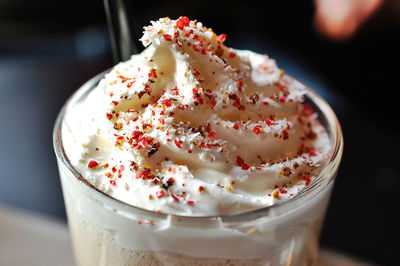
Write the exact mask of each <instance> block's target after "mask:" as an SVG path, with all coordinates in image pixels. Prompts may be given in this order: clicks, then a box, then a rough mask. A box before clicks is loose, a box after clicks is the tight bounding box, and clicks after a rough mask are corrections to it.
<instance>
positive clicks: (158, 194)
mask: <svg viewBox="0 0 400 266" xmlns="http://www.w3.org/2000/svg"><path fill="white" fill-rule="evenodd" d="M164 194H165V192H164V190H160V191H157V192H156V197H157V198H161V197H163V196H164Z"/></svg>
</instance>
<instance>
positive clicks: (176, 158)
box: [62, 17, 331, 216]
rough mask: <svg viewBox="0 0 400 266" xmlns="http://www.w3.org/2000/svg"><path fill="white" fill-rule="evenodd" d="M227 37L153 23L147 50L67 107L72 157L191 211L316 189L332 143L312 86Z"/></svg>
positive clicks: (149, 204) (141, 200)
mask: <svg viewBox="0 0 400 266" xmlns="http://www.w3.org/2000/svg"><path fill="white" fill-rule="evenodd" d="M225 38H226V36H225V35H224V34H221V35H217V34H215V33H214V32H213V31H212V30H211V29H209V28H205V27H204V26H203V25H202V24H201V23H200V22H197V21H190V20H189V19H188V18H186V17H180V18H179V19H178V20H171V19H169V18H162V19H160V20H158V21H153V22H152V23H151V26H148V27H145V31H144V35H143V37H142V39H141V41H142V43H143V45H144V46H146V47H147V48H146V49H145V50H144V51H143V52H142V53H140V54H137V55H133V56H132V58H131V59H130V60H128V61H126V62H122V63H120V64H118V65H116V66H115V67H114V68H113V69H112V70H111V72H109V73H108V74H107V75H106V76H105V78H104V79H103V80H102V81H101V82H100V83H99V85H98V87H97V88H96V89H95V90H93V91H92V92H91V93H90V94H89V95H88V96H87V97H86V98H85V100H84V101H83V102H82V103H80V104H79V105H78V106H77V107H75V108H74V109H72V110H70V111H69V112H68V113H67V114H66V117H65V121H64V124H63V129H62V130H63V132H62V136H63V143H64V147H65V150H66V153H67V156H68V158H69V159H70V161H71V164H72V165H73V166H74V167H75V168H76V169H77V170H78V171H79V172H80V173H81V174H82V176H83V177H84V178H85V179H87V181H89V182H90V183H91V184H92V185H94V186H96V187H97V188H98V189H100V190H101V191H103V192H104V193H106V194H108V195H110V196H112V197H114V198H116V199H119V200H121V201H124V202H126V203H128V204H131V205H133V206H137V207H140V208H144V209H148V210H152V211H157V212H162V213H171V214H179V215H190V216H204V215H222V214H232V213H239V212H244V211H248V210H253V209H257V208H261V207H265V206H269V205H272V204H275V203H276V202H278V201H281V200H284V199H287V198H290V197H293V196H294V195H296V194H297V193H298V192H299V191H301V190H302V189H304V188H305V187H306V186H308V185H309V184H310V183H311V182H312V181H313V179H315V177H316V176H318V174H319V173H320V171H321V169H322V168H323V166H324V165H326V163H327V161H328V159H329V157H330V153H331V144H330V139H329V136H328V134H327V132H326V130H325V129H324V128H323V127H322V126H321V125H320V123H319V122H318V121H317V115H316V114H315V113H314V112H313V110H312V108H311V107H310V106H309V105H307V104H305V103H304V94H305V93H306V89H305V87H304V86H303V85H302V84H300V83H299V82H297V81H295V80H293V79H291V78H290V77H288V76H286V75H285V74H284V72H283V71H282V70H280V69H279V68H278V67H277V65H276V63H275V61H274V60H272V59H270V58H269V57H268V56H265V55H260V54H256V53H254V52H251V51H246V50H236V49H232V48H228V47H226V46H225V45H224V44H223V43H224V40H225Z"/></svg>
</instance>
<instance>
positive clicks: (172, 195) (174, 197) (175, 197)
mask: <svg viewBox="0 0 400 266" xmlns="http://www.w3.org/2000/svg"><path fill="white" fill-rule="evenodd" d="M171 197H172V198H173V199H174V200H175V201H177V202H179V199H178V197H177V196H175V195H174V193H171Z"/></svg>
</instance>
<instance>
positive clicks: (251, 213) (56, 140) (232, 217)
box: [53, 68, 343, 222]
mask: <svg viewBox="0 0 400 266" xmlns="http://www.w3.org/2000/svg"><path fill="white" fill-rule="evenodd" d="M111 69H112V68H111ZM111 69H108V70H106V71H103V72H101V73H99V74H97V75H96V76H94V77H92V78H91V79H89V80H88V81H86V82H85V83H84V84H83V85H82V86H81V87H79V88H78V89H77V90H76V91H75V92H74V93H73V94H72V95H71V96H70V97H69V98H68V99H67V101H66V102H65V103H64V105H63V106H62V108H61V110H60V112H59V114H58V115H57V119H56V122H55V125H54V129H53V147H54V150H55V153H56V156H57V159H60V161H61V162H62V163H63V164H64V165H65V166H66V167H67V169H68V171H69V172H70V173H72V174H73V175H74V176H75V178H76V180H77V181H79V183H80V184H82V185H83V186H87V188H89V189H90V190H92V191H93V192H94V193H96V194H97V195H98V196H101V197H106V198H108V199H109V200H112V201H114V202H115V203H116V204H117V205H119V206H121V207H124V208H129V209H132V210H134V211H139V212H142V213H146V214H148V215H152V216H156V217H159V218H165V217H168V216H172V217H176V218H177V219H196V220H210V219H213V220H214V219H222V220H224V221H231V222H235V221H242V220H243V219H246V220H247V219H249V218H252V217H253V218H257V217H260V216H261V214H264V213H267V212H269V211H272V210H274V209H277V208H280V207H282V206H285V205H287V204H289V203H291V202H293V201H296V200H297V199H299V198H302V197H303V196H305V195H307V194H308V193H310V192H313V191H314V190H316V189H318V187H319V185H321V184H322V183H323V182H326V184H325V185H324V186H323V187H322V189H323V188H325V187H326V186H327V185H328V184H330V183H331V182H332V181H333V180H334V178H335V173H336V171H337V169H338V167H339V164H340V161H341V157H342V154H343V135H342V130H341V126H340V123H339V121H338V119H337V117H336V115H335V113H334V111H333V110H332V108H331V107H330V106H329V104H328V103H327V102H326V101H325V100H324V99H323V98H322V97H321V96H320V95H319V94H318V93H316V92H315V91H314V90H313V89H311V88H310V87H308V86H306V85H305V84H304V83H302V82H300V81H298V80H297V79H294V78H293V77H291V76H290V75H287V74H285V76H286V77H288V78H290V79H291V80H294V81H297V82H299V83H301V84H302V85H303V86H304V87H305V88H306V90H307V93H306V95H307V96H309V98H310V99H311V100H312V101H313V103H314V104H315V105H316V106H317V107H318V108H319V109H320V112H321V113H322V114H323V115H324V116H325V117H326V120H327V125H328V126H327V128H328V129H329V131H328V134H329V135H330V138H331V140H330V141H331V142H333V143H332V144H333V145H332V147H333V149H332V151H331V155H330V158H329V160H328V163H327V165H325V166H324V168H323V169H322V171H321V172H320V173H319V175H318V176H317V177H316V178H315V179H314V180H313V181H311V183H310V184H309V185H308V186H306V187H305V188H303V189H302V190H300V191H299V192H298V193H297V194H295V195H294V196H292V197H290V198H287V199H284V200H281V201H279V202H277V203H275V204H273V205H269V206H265V207H262V208H258V209H252V210H247V211H243V212H237V213H232V214H223V215H203V216H202V215H196V216H190V215H179V214H173V213H160V212H156V211H152V210H148V209H145V208H141V207H138V206H134V205H131V204H129V203H126V202H124V201H121V200H119V199H117V198H114V197H112V196H110V195H108V194H106V193H105V192H103V191H101V190H99V189H98V188H97V187H95V186H94V185H92V184H91V183H90V182H89V181H87V180H86V179H85V178H84V177H83V176H82V175H81V174H80V173H79V172H78V171H77V170H76V169H75V167H74V166H73V165H72V164H71V162H70V160H69V158H68V156H67V154H66V152H65V150H64V146H63V143H62V124H63V123H62V122H63V119H64V116H65V112H66V110H67V108H68V106H69V105H70V104H72V103H73V100H78V99H80V98H81V97H82V96H83V95H85V93H86V92H87V91H89V90H90V89H93V88H94V87H95V86H96V85H97V84H98V83H99V82H100V80H101V79H102V78H103V77H104V75H105V74H107V73H108V72H109V71H111ZM325 176H328V177H327V178H323V177H325ZM322 189H321V190H322Z"/></svg>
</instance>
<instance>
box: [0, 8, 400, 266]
mask: <svg viewBox="0 0 400 266" xmlns="http://www.w3.org/2000/svg"><path fill="white" fill-rule="evenodd" d="M314 12H315V6H314V3H313V1H264V3H263V4H262V5H260V4H259V3H257V2H251V1H243V2H241V3H240V5H239V4H234V3H231V4H227V3H225V2H223V1H202V2H201V3H197V2H196V4H195V2H193V3H189V2H183V1H170V2H168V3H165V2H161V1H151V2H149V1H141V2H140V3H134V9H133V10H132V15H133V21H134V24H135V25H136V26H135V32H136V34H137V38H139V37H140V36H141V31H142V26H145V25H148V24H149V21H150V20H155V19H157V18H159V17H165V16H169V17H171V18H174V19H175V18H178V17H179V16H180V15H186V16H188V17H190V18H192V19H194V18H196V19H198V20H199V21H201V22H203V24H204V25H205V26H208V27H212V28H213V30H214V31H215V32H216V33H217V34H220V33H226V34H227V41H226V44H227V45H228V46H231V47H234V48H239V49H250V50H254V51H257V52H260V53H266V54H268V55H270V56H271V57H273V58H275V59H276V60H277V62H278V64H279V65H280V67H281V68H283V69H285V71H286V72H287V73H289V74H290V75H292V76H295V77H297V78H298V79H299V80H301V81H303V82H304V83H306V84H307V85H309V86H310V87H312V88H314V89H316V90H317V91H318V92H319V93H321V94H322V95H323V96H324V97H325V98H326V99H327V101H328V102H329V103H330V104H331V106H332V107H333V109H334V110H335V112H336V113H337V116H338V118H339V120H340V122H341V125H342V128H343V132H344V139H345V149H344V157H343V161H342V164H341V167H340V171H339V174H338V178H337V183H336V185H335V189H334V193H333V196H332V200H331V204H330V207H329V210H328V215H327V217H326V222H325V226H324V229H323V232H322V237H321V243H322V245H323V246H325V247H328V248H333V249H335V250H338V251H341V252H343V253H345V254H350V255H353V256H357V257H360V258H362V259H364V260H366V261H370V262H373V263H377V264H382V265H396V264H397V263H396V261H397V256H396V255H398V254H396V251H397V250H398V247H399V244H398V239H399V238H398V237H399V224H400V220H399V218H398V217H399V216H398V215H396V213H397V211H398V195H400V186H399V174H400V166H399V165H400V164H399V163H398V161H399V156H398V153H399V151H400V144H399V141H398V137H399V133H398V132H399V117H398V115H399V112H398V108H399V104H398V97H397V96H396V94H397V92H398V91H399V90H400V88H399V87H400V85H399V84H400V83H399V70H400V67H399V59H400V58H399V48H400V21H399V17H400V13H399V9H393V8H388V7H387V6H384V7H383V8H381V10H379V11H378V12H377V13H376V14H374V15H373V16H372V17H371V18H370V19H369V20H368V21H367V22H366V23H365V24H364V25H363V26H362V27H361V28H360V29H359V30H358V31H357V32H356V34H355V35H353V36H352V37H351V38H350V39H347V40H342V41H335V40H333V39H331V38H327V37H326V36H323V35H321V34H319V33H318V31H316V29H315V27H314V20H313V16H314ZM112 65H113V59H112V52H111V44H110V41H109V35H108V31H107V26H106V18H105V13H104V7H103V2H102V1H100V0H86V1H78V0H68V1H62V0H60V1H52V0H37V1H22V0H0V204H7V205H9V206H16V207H19V208H23V209H28V210H31V211H34V212H37V213H41V214H45V215H50V216H54V217H58V218H60V219H62V220H64V221H65V219H66V218H65V213H64V206H63V199H62V193H61V187H60V183H59V178H58V172H57V166H56V160H55V155H54V152H53V147H52V128H53V124H54V121H55V118H56V115H57V113H58V111H59V110H60V108H61V106H62V104H63V103H64V102H65V100H66V99H67V98H68V96H70V95H71V94H72V93H73V92H74V91H75V90H76V89H77V88H78V87H79V86H80V85H82V84H83V83H84V82H85V81H86V80H88V79H89V78H91V77H92V76H94V75H95V74H97V73H99V72H101V71H103V70H105V69H107V68H109V67H111V66H112Z"/></svg>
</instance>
